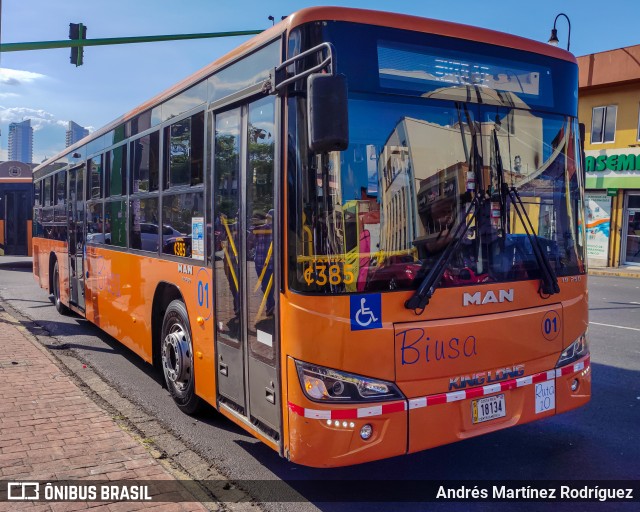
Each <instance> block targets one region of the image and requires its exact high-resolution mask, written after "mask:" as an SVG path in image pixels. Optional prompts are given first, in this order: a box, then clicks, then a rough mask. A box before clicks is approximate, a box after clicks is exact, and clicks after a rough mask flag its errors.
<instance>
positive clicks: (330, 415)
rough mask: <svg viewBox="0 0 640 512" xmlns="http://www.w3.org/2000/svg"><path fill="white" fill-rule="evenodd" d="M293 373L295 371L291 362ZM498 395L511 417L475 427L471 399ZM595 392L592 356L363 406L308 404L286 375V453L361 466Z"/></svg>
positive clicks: (562, 406)
mask: <svg viewBox="0 0 640 512" xmlns="http://www.w3.org/2000/svg"><path fill="white" fill-rule="evenodd" d="M288 370H289V375H296V371H295V363H294V362H293V360H292V359H289V368H288ZM574 380H577V381H578V382H577V389H576V390H575V391H573V390H572V389H571V387H572V384H573V383H574ZM551 383H553V385H551ZM543 388H544V394H545V398H546V399H548V400H549V399H550V398H551V397H550V396H548V395H549V389H553V407H548V405H549V404H547V406H545V407H541V406H536V400H540V399H541V394H542V393H541V390H542V389H543ZM500 393H503V394H504V395H505V405H506V411H507V414H506V415H505V416H504V417H502V418H498V419H495V420H490V421H487V422H484V423H478V424H474V423H473V421H472V406H471V402H472V400H475V399H478V398H482V397H486V396H491V395H496V394H500ZM590 397H591V366H590V359H589V356H588V355H587V356H585V357H584V358H582V359H580V360H578V361H576V362H575V363H572V364H570V365H567V366H564V367H561V368H557V369H553V370H549V371H546V372H541V373H537V374H535V375H529V376H525V377H520V378H517V379H511V380H506V381H503V382H500V383H495V384H489V385H487V386H478V387H474V388H469V389H466V390H462V391H455V392H451V393H441V394H436V395H429V396H423V397H414V398H409V399H407V400H399V401H394V402H384V403H377V404H363V405H362V406H356V405H355V404H349V405H336V404H326V405H325V404H319V403H316V402H311V401H310V400H308V399H307V398H306V397H305V395H304V393H303V392H302V389H301V388H300V385H299V383H298V379H297V378H294V379H289V390H288V400H289V403H288V410H289V414H288V418H289V439H288V441H289V442H288V456H289V458H290V460H292V461H293V462H296V463H298V464H303V465H307V466H314V467H336V466H346V465H352V464H360V463H363V462H369V461H372V460H378V459H384V458H388V457H393V456H396V455H403V454H406V453H413V452H417V451H420V450H424V449H427V448H432V447H435V446H439V445H443V444H448V443H452V442H455V441H459V440H462V439H466V438H469V437H475V436H478V435H482V434H486V433H489V432H494V431H497V430H501V429H504V428H507V427H511V426H514V425H521V424H524V423H528V422H530V421H534V420H537V419H542V418H545V417H548V416H553V415H554V414H558V413H562V412H566V411H569V410H571V409H575V408H577V407H580V406H582V405H584V404H586V403H587V402H588V401H589V399H590ZM537 410H538V411H539V412H536V411H537ZM365 424H369V425H371V426H372V427H373V435H372V436H371V438H370V439H367V440H363V439H362V438H361V437H360V429H361V428H362V427H363V426H364V425H365Z"/></svg>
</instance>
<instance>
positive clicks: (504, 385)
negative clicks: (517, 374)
mask: <svg viewBox="0 0 640 512" xmlns="http://www.w3.org/2000/svg"><path fill="white" fill-rule="evenodd" d="M517 387H518V383H517V382H516V381H515V380H507V381H505V382H501V383H500V390H501V391H509V390H510V389H515V388H517Z"/></svg>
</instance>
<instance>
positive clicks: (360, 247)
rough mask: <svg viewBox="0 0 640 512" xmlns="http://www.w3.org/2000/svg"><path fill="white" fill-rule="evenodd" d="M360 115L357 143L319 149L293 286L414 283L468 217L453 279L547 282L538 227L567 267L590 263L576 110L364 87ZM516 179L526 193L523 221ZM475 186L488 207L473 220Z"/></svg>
mask: <svg viewBox="0 0 640 512" xmlns="http://www.w3.org/2000/svg"><path fill="white" fill-rule="evenodd" d="M485 94H486V92H485ZM511 103H512V104H516V103H515V101H512V102H511ZM349 124H350V146H349V148H348V149H347V150H346V151H342V152H334V153H330V154H329V155H316V156H312V157H311V158H310V162H311V163H310V166H309V168H308V169H306V170H303V172H302V173H301V175H300V185H299V187H297V190H298V195H297V198H296V205H295V208H296V210H297V212H296V218H297V219H298V220H297V226H296V236H295V244H291V245H290V248H291V249H293V250H294V251H295V253H294V254H293V255H290V258H289V262H290V284H291V285H292V287H293V288H294V289H297V290H299V291H306V292H315V293H348V292H367V291H384V290H412V289H415V288H416V287H417V286H418V285H419V284H420V282H421V281H422V280H423V279H424V276H425V275H426V274H427V273H428V272H429V270H430V269H431V268H432V267H433V265H434V264H435V262H436V261H437V260H438V258H439V257H440V255H441V253H442V251H444V250H445V249H446V247H447V246H449V245H450V244H452V243H453V242H454V235H455V233H456V228H457V227H458V225H459V224H460V223H468V224H469V226H468V229H466V231H465V232H464V235H463V236H464V239H463V240H461V243H459V244H458V248H457V250H456V252H455V253H454V254H453V255H452V257H451V258H450V259H449V263H448V266H447V269H446V270H445V272H444V274H443V276H442V279H441V281H440V283H439V286H441V287H442V286H461V285H470V284H476V283H490V282H502V281H515V280H526V279H540V278H541V269H540V264H539V262H538V261H537V260H536V256H535V252H534V247H532V238H531V237H530V236H528V235H527V227H530V228H531V227H532V229H533V234H535V235H536V236H537V238H538V240H539V242H540V247H541V249H542V251H543V252H544V253H545V256H546V257H547V258H548V260H549V262H550V264H551V267H552V268H553V270H554V271H555V273H556V274H557V275H558V276H567V275H575V274H579V273H583V272H584V263H583V261H584V238H583V234H582V230H583V226H584V223H583V219H582V204H581V201H582V198H581V195H580V187H579V184H580V180H581V176H580V172H579V169H580V159H579V152H578V151H579V149H578V145H577V141H578V139H577V137H578V131H577V122H576V120H575V119H574V118H571V117H569V116H564V115H558V114H551V113H543V112H537V111H533V110H527V109H521V108H516V107H508V106H504V105H485V104H473V103H466V102H462V101H451V100H433V99H432V97H429V98H425V97H422V98H406V97H404V98H403V97H399V96H391V95H380V94H377V95H374V94H352V96H351V99H350V104H349ZM505 187H508V188H514V189H515V190H517V191H518V194H519V195H520V197H521V199H522V202H523V204H524V210H525V211H526V214H527V215H526V216H524V218H523V216H522V215H519V214H518V212H517V211H516V208H514V205H513V203H512V202H511V198H510V196H509V195H508V194H505V193H504V190H505ZM476 195H478V196H479V197H480V198H481V201H480V208H479V210H478V211H477V212H476V215H474V216H473V218H470V215H469V213H468V212H469V205H470V203H471V201H472V199H473V197H475V196H476ZM527 217H528V220H530V221H531V225H532V226H528V220H527ZM461 231H463V230H458V233H460V232H461ZM294 245H295V248H294Z"/></svg>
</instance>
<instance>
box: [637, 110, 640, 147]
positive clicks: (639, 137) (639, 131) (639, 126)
mask: <svg viewBox="0 0 640 512" xmlns="http://www.w3.org/2000/svg"><path fill="white" fill-rule="evenodd" d="M637 140H640V105H638V137H637Z"/></svg>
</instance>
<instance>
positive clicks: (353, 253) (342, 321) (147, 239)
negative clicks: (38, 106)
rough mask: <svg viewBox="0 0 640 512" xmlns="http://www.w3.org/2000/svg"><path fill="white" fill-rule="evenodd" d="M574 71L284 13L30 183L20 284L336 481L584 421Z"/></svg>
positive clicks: (395, 30)
mask: <svg viewBox="0 0 640 512" xmlns="http://www.w3.org/2000/svg"><path fill="white" fill-rule="evenodd" d="M577 77H578V68H577V64H576V60H575V58H574V57H573V55H571V54H569V53H568V52H565V51H563V50H561V49H558V48H555V47H552V46H549V45H546V44H541V43H537V42H534V41H530V40H526V39H522V38H520V37H517V36H512V35H508V34H502V33H497V32H492V31H488V30H483V29H479V28H473V27H468V26H462V25H456V24H453V23H445V22H440V21H435V20H425V19H421V18H415V17H411V16H405V15H399V14H393V13H384V15H382V14H380V13H376V12H372V11H365V10H356V9H343V8H328V7H326V8H325V7H318V8H310V9H305V10H302V11H299V12H296V13H294V14H292V15H291V16H289V17H287V18H286V19H285V20H283V21H282V22H281V23H279V24H277V25H275V26H274V27H272V28H270V29H269V30H266V31H265V32H263V33H262V34H260V35H258V36H256V37H255V38H253V39H252V40H250V41H249V42H248V43H246V44H244V45H243V46H241V47H240V48H239V49H237V50H236V51H234V52H232V53H230V54H228V55H226V56H224V57H221V58H220V59H218V60H216V61H215V62H213V63H212V64H211V65H209V66H207V67H206V68H204V69H203V70H201V71H199V72H198V73H195V74H194V75H193V76H191V77H189V78H188V79H186V80H184V81H182V82H180V84H178V85H176V86H175V87H173V88H171V89H169V90H167V91H165V92H164V93H162V94H160V95H158V96H157V97H155V98H153V99H151V100H149V101H148V102H146V103H145V104H144V105H143V106H141V107H139V108H137V109H135V110H133V111H131V112H129V113H127V114H125V115H123V116H121V117H119V118H117V119H116V120H115V121H114V122H112V123H111V124H109V125H107V126H105V127H104V128H102V129H100V130H97V131H96V132H95V133H93V134H91V135H90V136H88V137H87V138H85V139H83V140H82V141H80V142H78V143H76V144H75V145H73V146H71V147H70V148H67V149H66V150H65V151H64V152H63V153H60V154H59V155H56V156H55V157H53V158H51V159H49V160H47V161H46V162H44V163H42V164H41V165H39V166H38V167H37V168H36V169H35V170H34V184H35V185H34V186H35V205H34V214H33V219H34V221H33V226H34V233H33V235H34V236H33V254H34V274H35V277H36V279H37V280H38V282H39V283H40V285H41V286H42V287H43V288H45V289H46V290H48V291H49V293H51V294H52V295H53V297H54V300H55V306H56V308H57V309H58V311H60V312H61V313H66V312H68V311H69V310H71V311H74V312H75V313H76V314H79V315H82V316H84V317H85V318H86V319H87V320H89V321H91V322H93V323H94V324H96V325H97V326H99V327H100V328H102V329H103V330H105V331H106V332H107V333H109V334H110V335H112V336H114V337H115V338H117V339H118V340H119V341H120V342H122V343H123V344H124V345H126V346H127V347H129V348H130V349H131V350H132V351H133V352H135V353H136V354H138V355H139V356H140V357H141V358H142V359H144V360H145V361H147V362H148V363H150V364H153V365H155V366H156V367H157V368H158V370H159V371H160V372H161V373H162V375H163V376H164V381H165V383H166V387H167V390H168V392H169V393H170V394H171V396H172V397H173V399H174V400H175V402H176V404H177V406H178V407H179V408H180V409H182V410H183V411H184V412H185V413H187V414H193V413H195V412H196V411H197V410H198V409H199V407H200V406H201V405H202V404H203V403H204V402H206V403H209V404H211V405H212V406H213V407H215V408H216V409H217V410H218V411H219V412H220V413H221V414H222V415H224V416H226V417H227V418H228V419H229V420H230V421H233V422H235V423H236V424H237V425H239V426H240V427H242V428H243V429H246V430H247V431H249V432H251V433H252V434H253V435H255V436H256V437H257V438H259V439H260V440H262V441H263V442H264V443H266V444H267V445H269V446H270V447H272V448H273V449H274V450H276V451H277V452H278V453H279V454H280V455H282V456H283V457H286V458H288V459H290V460H291V461H294V462H296V463H299V464H305V465H309V466H325V467H326V466H342V465H349V464H357V463H362V462H366V461H371V460H375V459H381V458H385V457H392V456H396V455H401V454H406V453H414V452H417V451H420V450H424V449H427V448H431V447H434V446H438V445H442V444H446V443H450V442H454V441H457V440H460V439H464V438H469V437H472V436H475V435H480V434H484V433H488V432H493V431H497V430H500V429H503V428H506V427H508V426H513V425H518V424H523V423H527V422H530V421H534V420H537V419H542V418H547V417H549V416H552V415H554V414H558V413H562V412H565V411H568V410H570V409H574V408H576V407H579V406H581V405H584V404H585V403H587V402H588V400H589V398H590V395H591V374H590V368H591V367H590V360H589V346H588V342H587V324H588V319H587V311H588V309H587V290H586V276H585V274H586V269H585V234H584V226H585V223H584V218H583V205H582V197H583V190H584V177H583V169H582V164H581V161H582V160H581V148H580V139H579V133H580V130H579V129H578V122H577V117H576V116H577V94H576V92H577V83H578V81H577Z"/></svg>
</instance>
